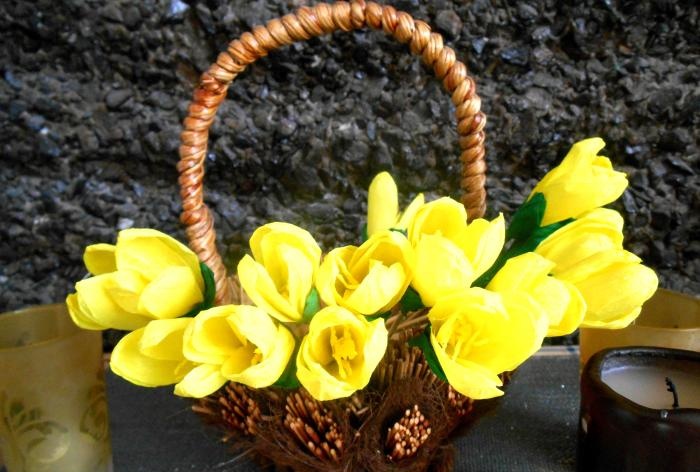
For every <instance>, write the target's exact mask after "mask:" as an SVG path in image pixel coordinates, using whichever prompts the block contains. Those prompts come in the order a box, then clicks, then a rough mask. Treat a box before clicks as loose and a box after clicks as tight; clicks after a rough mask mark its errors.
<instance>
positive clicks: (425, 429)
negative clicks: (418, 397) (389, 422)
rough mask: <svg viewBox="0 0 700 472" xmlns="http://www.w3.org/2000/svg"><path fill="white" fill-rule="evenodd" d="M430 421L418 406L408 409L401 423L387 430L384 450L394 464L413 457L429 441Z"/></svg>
mask: <svg viewBox="0 0 700 472" xmlns="http://www.w3.org/2000/svg"><path fill="white" fill-rule="evenodd" d="M431 432H432V430H431V428H430V421H428V419H427V418H426V417H425V416H423V414H422V413H421V412H420V409H419V408H418V405H413V408H412V409H407V410H406V411H405V412H404V415H403V416H402V417H401V419H400V420H399V421H397V422H396V423H394V425H393V426H392V427H391V428H389V429H388V430H387V435H386V440H385V442H384V450H385V452H386V456H387V458H388V459H389V460H390V461H392V462H397V461H400V460H401V459H405V458H407V457H411V456H413V455H415V454H416V452H418V448H420V447H421V446H422V445H423V443H425V442H426V441H427V440H428V437H430V433H431Z"/></svg>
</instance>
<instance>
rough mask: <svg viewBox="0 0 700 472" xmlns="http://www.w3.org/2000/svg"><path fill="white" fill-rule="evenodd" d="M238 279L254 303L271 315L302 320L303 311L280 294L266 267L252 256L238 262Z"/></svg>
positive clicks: (286, 319) (292, 320)
mask: <svg viewBox="0 0 700 472" xmlns="http://www.w3.org/2000/svg"><path fill="white" fill-rule="evenodd" d="M238 279H239V281H240V283H241V286H242V287H243V290H245V293H246V295H248V297H249V298H250V299H251V300H252V301H253V303H255V304H256V305H257V306H259V307H261V308H263V309H264V310H265V311H266V312H267V313H269V314H270V315H271V316H273V317H275V318H276V319H278V320H280V321H283V322H295V321H299V320H301V317H302V314H303V311H302V312H299V311H298V310H297V309H296V308H295V307H294V306H292V304H291V303H290V301H289V300H287V299H285V298H284V297H283V296H282V295H280V293H279V292H278V291H277V287H276V286H275V282H274V281H273V280H272V278H271V277H270V274H269V273H268V272H267V270H265V267H264V266H263V265H262V264H260V263H258V262H256V261H255V260H254V259H253V258H252V257H250V256H248V255H245V256H243V258H242V259H241V260H240V262H239V263H238Z"/></svg>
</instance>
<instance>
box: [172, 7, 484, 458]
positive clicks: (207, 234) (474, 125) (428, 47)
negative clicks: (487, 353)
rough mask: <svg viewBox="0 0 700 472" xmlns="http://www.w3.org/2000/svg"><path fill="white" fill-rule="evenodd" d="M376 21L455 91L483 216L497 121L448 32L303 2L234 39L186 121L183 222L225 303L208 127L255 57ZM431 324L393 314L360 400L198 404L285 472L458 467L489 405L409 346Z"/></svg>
mask: <svg viewBox="0 0 700 472" xmlns="http://www.w3.org/2000/svg"><path fill="white" fill-rule="evenodd" d="M367 26H369V27H371V28H374V29H381V30H383V31H384V32H385V33H387V34H388V35H390V36H392V37H394V38H395V39H396V40H398V41H399V42H401V43H407V44H408V45H409V47H410V50H411V52H412V53H413V54H416V55H420V56H421V57H422V59H423V62H425V63H426V64H427V65H429V66H431V67H432V68H433V70H434V72H435V75H436V76H437V77H438V78H439V79H441V80H442V82H443V84H444V87H445V89H447V91H448V92H449V93H450V94H451V95H452V101H453V103H454V104H455V106H456V116H457V132H458V134H459V143H460V147H461V150H462V152H461V156H460V159H461V161H462V166H463V167H462V179H461V187H462V190H463V196H462V203H463V204H464V206H465V207H466V209H467V213H468V215H469V217H470V219H473V218H478V217H480V216H482V215H483V213H484V208H485V191H484V182H485V176H484V173H485V170H486V165H485V163H484V131H483V129H484V125H485V121H486V120H485V116H484V114H483V113H481V112H480V104H481V100H480V98H479V97H478V95H476V93H475V84H474V80H473V79H472V78H470V77H469V76H468V75H467V68H466V66H465V65H464V64H463V63H462V62H459V61H458V60H456V57H455V52H454V51H453V50H452V49H450V48H449V47H446V46H444V45H443V39H442V37H441V36H440V35H439V34H437V33H434V32H431V29H430V27H429V26H428V25H427V24H426V23H424V22H422V21H418V20H415V19H413V18H412V17H411V16H410V15H409V14H407V13H405V12H399V11H396V10H395V9H394V8H392V7H390V6H382V5H378V4H376V3H372V2H367V3H365V2H364V1H362V0H359V1H354V2H352V3H347V2H337V3H335V4H326V3H320V4H318V5H315V6H314V7H302V8H300V9H299V10H298V11H297V12H296V13H293V14H289V15H286V16H284V17H282V18H280V19H274V20H272V21H270V22H268V23H267V25H265V26H257V27H255V28H254V29H253V30H252V31H251V32H247V33H244V34H243V35H242V36H241V37H240V38H239V39H236V40H234V41H233V42H231V43H230V44H229V46H228V49H227V50H226V51H224V52H222V53H221V54H220V55H219V56H218V58H217V60H216V63H215V64H213V65H212V66H211V67H210V68H209V70H207V71H206V72H204V74H202V77H201V81H200V84H199V86H198V87H197V89H196V90H195V92H194V97H193V99H192V103H191V104H190V106H189V108H188V116H187V117H186V118H185V120H184V131H183V132H182V134H181V140H182V144H181V146H180V162H179V164H178V171H179V174H180V177H179V184H180V194H181V197H182V202H183V213H182V217H181V220H182V222H183V223H184V224H185V226H186V228H187V237H188V239H189V243H190V246H191V247H192V249H193V250H194V251H195V252H196V253H197V254H198V256H199V258H200V260H201V261H203V262H205V263H206V264H207V265H208V266H209V267H210V268H211V269H212V271H213V273H214V276H215V281H216V290H217V293H216V303H217V304H223V303H236V302H240V300H241V297H242V295H243V294H242V291H241V290H240V288H239V285H238V283H237V281H236V280H235V277H228V276H227V274H226V269H225V267H224V265H223V262H222V259H221V256H220V255H219V253H218V251H217V249H216V245H215V243H216V236H215V230H214V222H213V219H212V216H211V213H210V211H209V209H208V208H207V206H206V205H205V203H204V200H203V190H202V182H203V177H204V162H205V156H206V150H207V140H208V130H209V127H210V126H211V123H212V121H213V120H214V116H215V114H216V110H217V108H218V106H219V104H220V103H221V102H222V101H223V99H224V98H225V97H226V92H227V89H228V85H229V84H230V83H231V81H233V79H234V78H236V76H237V75H238V74H240V73H241V72H243V70H244V69H245V68H246V66H247V65H248V64H251V63H253V62H254V61H255V60H257V59H258V58H260V57H262V56H265V55H266V54H267V53H268V52H269V51H271V50H274V49H276V48H278V47H281V46H284V45H288V44H291V43H292V42H295V41H300V40H306V39H309V38H311V37H315V36H320V35H323V34H328V33H332V32H334V31H337V30H343V31H351V30H354V29H359V28H364V27H367ZM425 324H426V317H425V312H421V311H418V312H414V313H410V314H409V315H408V316H407V317H404V318H398V317H393V318H389V319H388V320H387V328H388V330H389V332H390V333H391V336H390V343H389V347H388V349H387V353H386V355H385V358H384V359H383V360H382V362H381V363H380V365H379V366H378V367H377V369H376V371H375V373H374V375H373V377H372V380H371V382H370V384H369V386H368V387H367V388H365V389H364V390H362V391H359V392H357V393H356V394H355V395H353V396H352V397H350V398H347V399H342V400H334V401H329V402H319V401H317V400H314V399H313V398H312V397H311V396H310V395H309V394H308V393H307V392H305V391H304V390H303V389H299V390H298V391H289V390H282V389H274V388H267V389H262V390H254V389H250V388H248V387H244V386H242V385H238V384H229V385H227V386H225V387H224V388H223V389H221V390H220V391H219V392H217V393H215V394H213V395H211V396H210V397H207V398H205V399H203V400H200V401H199V402H198V403H197V404H196V405H195V406H194V409H195V411H197V412H198V413H200V414H202V415H203V416H204V417H205V419H207V420H208V421H210V422H213V423H216V424H218V425H219V426H221V427H222V428H223V429H224V431H225V433H224V439H225V440H226V441H229V440H230V442H231V443H232V444H234V445H235V446H236V447H237V448H243V449H245V450H247V451H250V452H251V453H252V454H253V455H254V456H255V457H257V458H258V459H260V460H263V461H267V462H268V463H269V462H272V463H274V464H275V465H276V466H277V467H278V468H279V469H281V470H284V469H292V470H296V471H301V470H304V471H307V470H318V471H329V470H368V471H370V470H371V471H381V470H416V471H418V470H439V471H447V470H451V469H452V455H453V454H452V449H451V447H450V446H449V443H448V440H449V437H450V435H451V434H452V433H453V432H454V430H455V429H456V428H457V427H458V426H460V425H461V424H464V422H465V421H469V420H471V419H473V417H474V416H475V410H479V408H477V409H474V408H473V402H472V401H471V400H470V399H468V398H466V397H464V396H462V395H461V394H459V393H457V392H456V391H454V390H453V389H452V388H451V387H450V386H449V385H447V384H446V383H444V382H442V381H441V380H439V379H438V378H437V377H436V376H435V375H434V374H433V373H432V371H431V370H430V368H429V367H428V365H427V364H426V362H425V359H424V358H423V355H422V354H421V352H420V350H419V349H418V348H415V347H409V346H408V345H407V344H406V340H407V339H408V338H410V337H412V336H413V335H415V334H416V333H417V332H420V331H421V330H422V329H423V328H424V327H425Z"/></svg>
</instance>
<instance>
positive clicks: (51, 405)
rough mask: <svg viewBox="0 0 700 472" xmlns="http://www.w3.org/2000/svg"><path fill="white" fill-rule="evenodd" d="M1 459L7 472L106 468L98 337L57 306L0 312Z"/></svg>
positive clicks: (105, 422) (104, 401) (108, 452)
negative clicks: (82, 327) (79, 326)
mask: <svg viewBox="0 0 700 472" xmlns="http://www.w3.org/2000/svg"><path fill="white" fill-rule="evenodd" d="M0 458H2V460H4V465H5V467H6V468H7V472H107V471H111V470H112V452H111V447H110V441H109V418H108V415H107V398H106V396H105V383H104V371H103V365H102V336H101V333H100V332H99V331H85V330H82V329H80V328H78V327H77V326H75V325H74V324H73V322H72V321H71V319H70V316H69V315H68V313H67V311H66V308H65V305H63V304H56V305H44V306H37V307H32V308H28V309H25V310H20V311H15V312H12V313H5V314H2V315H0ZM0 462H1V461H0Z"/></svg>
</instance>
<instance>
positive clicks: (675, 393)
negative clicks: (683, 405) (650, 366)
mask: <svg viewBox="0 0 700 472" xmlns="http://www.w3.org/2000/svg"><path fill="white" fill-rule="evenodd" d="M666 385H667V387H668V388H667V389H666V390H668V391H669V392H671V393H672V394H673V405H671V406H673V408H678V407H679V406H680V405H679V404H678V391H677V390H676V385H675V384H674V383H673V380H671V379H670V378H668V377H666Z"/></svg>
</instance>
